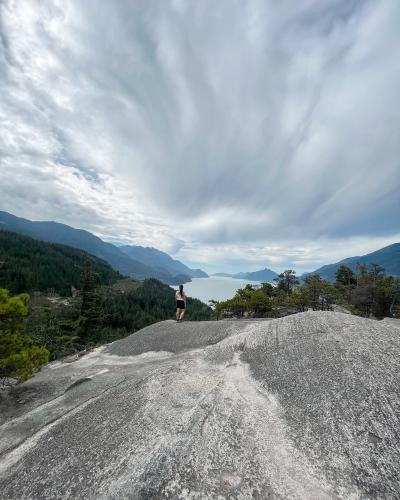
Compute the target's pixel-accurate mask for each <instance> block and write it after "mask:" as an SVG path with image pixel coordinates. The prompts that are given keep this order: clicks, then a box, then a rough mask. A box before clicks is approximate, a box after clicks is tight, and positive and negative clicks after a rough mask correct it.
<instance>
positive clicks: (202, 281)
mask: <svg viewBox="0 0 400 500" xmlns="http://www.w3.org/2000/svg"><path fill="white" fill-rule="evenodd" d="M248 283H250V284H252V285H257V284H259V281H249V280H239V279H235V278H223V277H220V276H210V277H209V278H192V281H191V282H190V283H186V284H185V285H183V287H184V290H185V293H186V295H187V296H188V297H194V298H196V299H200V300H201V301H202V302H205V303H206V304H208V301H209V300H211V299H214V300H226V299H230V298H232V297H233V296H234V295H235V293H236V290H237V289H238V288H243V287H244V286H246V285H247V284H248ZM175 288H177V287H175Z"/></svg>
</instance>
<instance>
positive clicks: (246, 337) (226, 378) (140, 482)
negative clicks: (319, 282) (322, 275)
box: [0, 312, 400, 500]
mask: <svg viewBox="0 0 400 500" xmlns="http://www.w3.org/2000/svg"><path fill="white" fill-rule="evenodd" d="M399 354H400V327H399V322H397V321H381V322H378V321H373V320H367V319H362V318H358V317H355V316H351V315H348V314H340V313H333V312H306V313H302V314H297V315H293V316H288V317H285V318H280V319H277V320H269V321H268V320H265V321H219V322H198V323H182V324H177V323H175V322H173V321H166V322H162V323H158V324H156V325H152V326H150V327H148V328H145V329H143V330H141V331H140V332H138V333H136V334H134V335H132V336H130V337H128V338H126V339H124V340H121V341H118V342H114V343H113V344H110V345H109V346H106V347H103V348H100V349H97V350H95V351H94V352H91V353H89V354H87V355H86V356H84V357H82V358H80V359H78V360H77V361H75V362H70V363H66V362H54V363H51V364H50V365H48V366H47V367H46V368H45V369H44V370H43V371H42V372H41V373H40V374H39V375H38V376H36V377H35V378H34V379H33V380H30V381H29V382H27V383H25V384H22V385H21V386H19V387H17V388H14V390H13V391H12V394H10V395H9V396H8V397H7V398H3V400H2V401H1V417H0V497H1V498H4V499H14V498H15V499H21V498H35V499H36V498H40V499H47V498H49V499H50V498H51V499H56V498H85V499H90V498H115V499H117V498H118V499H120V498H129V499H149V498H190V499H191V498H193V499H197V498H198V499H200V498H201V499H205V498H212V499H214V498H231V499H236V498H238V499H248V498H256V499H257V498H259V499H267V498H271V499H275V498H277V499H278V498H282V499H291V498H298V499H318V500H321V499H325V498H327V499H328V498H330V499H333V498H346V499H348V498H353V499H357V498H360V499H361V498H385V499H386V498H393V499H394V498H400V482H399V477H398V469H399V464H400V441H399V439H400V438H399V415H400V397H399V396H400V395H399V387H400V384H399V383H400V357H399Z"/></svg>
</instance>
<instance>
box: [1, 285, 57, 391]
mask: <svg viewBox="0 0 400 500" xmlns="http://www.w3.org/2000/svg"><path fill="white" fill-rule="evenodd" d="M28 300H29V296H28V295H27V294H21V295H16V296H14V297H11V296H10V295H9V293H8V290H5V289H0V380H1V381H2V382H3V383H5V382H7V380H8V379H10V378H12V379H16V380H17V381H19V382H21V381H24V380H27V379H28V378H30V377H32V376H33V374H34V373H35V372H36V371H37V370H39V369H40V367H41V366H42V365H43V364H45V363H47V361H48V357H49V351H48V350H47V349H46V348H45V347H42V346H41V347H39V346H36V345H34V343H33V339H32V338H31V337H30V336H29V335H26V334H25V331H24V322H23V319H24V317H25V316H26V315H27V314H28V306H27V304H28Z"/></svg>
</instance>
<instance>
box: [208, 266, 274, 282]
mask: <svg viewBox="0 0 400 500" xmlns="http://www.w3.org/2000/svg"><path fill="white" fill-rule="evenodd" d="M213 276H221V277H226V278H235V279H241V280H249V281H264V282H269V281H272V280H273V279H274V278H276V277H277V276H278V275H277V273H276V272H275V271H272V270H271V269H268V268H267V267H266V268H265V269H260V270H259V271H253V272H244V273H236V274H229V273H215V274H213Z"/></svg>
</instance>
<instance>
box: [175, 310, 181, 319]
mask: <svg viewBox="0 0 400 500" xmlns="http://www.w3.org/2000/svg"><path fill="white" fill-rule="evenodd" d="M181 310H182V309H179V308H178V309H177V310H176V321H179V317H180V315H181Z"/></svg>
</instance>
